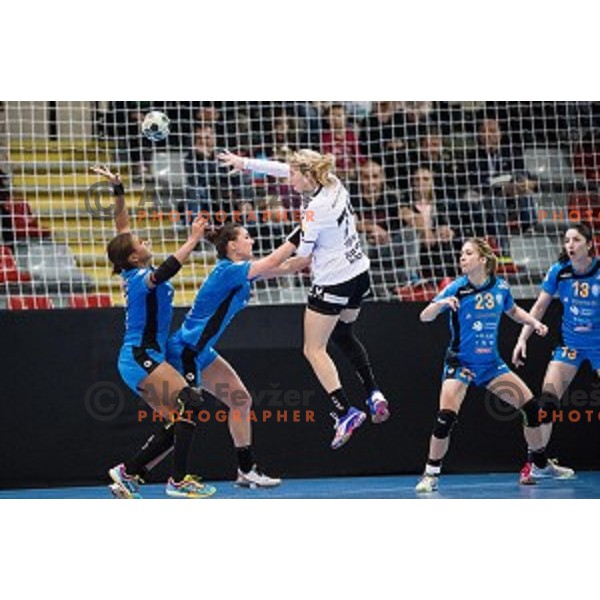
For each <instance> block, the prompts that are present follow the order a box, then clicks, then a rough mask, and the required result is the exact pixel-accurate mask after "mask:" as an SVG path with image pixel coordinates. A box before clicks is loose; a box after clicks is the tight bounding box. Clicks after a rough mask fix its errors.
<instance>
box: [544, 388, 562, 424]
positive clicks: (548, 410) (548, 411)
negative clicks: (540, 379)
mask: <svg viewBox="0 0 600 600" xmlns="http://www.w3.org/2000/svg"><path fill="white" fill-rule="evenodd" d="M540 409H541V410H543V411H544V414H543V415H542V418H541V422H542V423H551V422H552V412H553V411H555V410H559V409H560V398H559V397H558V396H557V395H556V394H553V393H552V392H544V393H543V394H542V395H541V396H540Z"/></svg>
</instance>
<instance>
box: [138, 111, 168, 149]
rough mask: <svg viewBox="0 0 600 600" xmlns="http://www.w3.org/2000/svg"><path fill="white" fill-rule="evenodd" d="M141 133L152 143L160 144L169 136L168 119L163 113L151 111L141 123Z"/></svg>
mask: <svg viewBox="0 0 600 600" xmlns="http://www.w3.org/2000/svg"><path fill="white" fill-rule="evenodd" d="M142 133H143V134H144V135H145V136H146V137H147V138H148V139H149V140H152V141H153V142H160V141H162V140H164V139H165V138H166V137H167V136H168V135H169V117H167V115H165V113H162V112H159V111H158V110H153V111H152V112H149V113H148V114H147V115H146V116H145V117H144V120H143V122H142Z"/></svg>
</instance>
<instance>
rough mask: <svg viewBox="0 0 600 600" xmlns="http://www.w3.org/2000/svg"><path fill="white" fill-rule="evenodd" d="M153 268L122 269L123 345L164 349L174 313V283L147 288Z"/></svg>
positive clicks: (167, 282)
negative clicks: (124, 301)
mask: <svg viewBox="0 0 600 600" xmlns="http://www.w3.org/2000/svg"><path fill="white" fill-rule="evenodd" d="M153 270H154V269H153V268H152V267H145V268H143V269H128V270H127V271H123V273H121V276H122V278H123V284H124V292H125V298H126V310H125V340H124V343H125V344H131V345H132V346H136V347H140V348H151V349H153V350H160V351H162V352H164V351H165V350H166V343H167V339H168V337H169V330H170V328H171V318H172V316H173V286H172V285H171V283H170V282H169V281H166V282H164V283H162V284H161V285H159V286H157V287H155V288H153V289H149V288H148V286H147V285H146V278H147V277H148V275H149V274H150V273H152V271H153Z"/></svg>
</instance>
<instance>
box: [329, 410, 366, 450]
mask: <svg viewBox="0 0 600 600" xmlns="http://www.w3.org/2000/svg"><path fill="white" fill-rule="evenodd" d="M366 418H367V415H366V414H365V413H364V412H363V411H362V410H358V408H354V406H352V407H350V409H349V410H348V412H347V413H346V414H345V415H344V416H343V417H338V416H337V415H335V425H334V426H333V428H334V429H335V436H334V437H333V441H332V442H331V449H332V450H337V449H338V448H341V447H342V446H343V445H344V444H345V443H346V442H347V441H348V440H349V439H350V436H351V435H352V432H353V431H354V430H355V429H357V428H358V427H360V426H361V425H362V424H363V422H364V420H365V419H366Z"/></svg>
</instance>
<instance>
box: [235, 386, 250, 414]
mask: <svg viewBox="0 0 600 600" xmlns="http://www.w3.org/2000/svg"><path fill="white" fill-rule="evenodd" d="M231 408H232V409H234V410H236V411H238V412H240V413H241V414H242V415H246V414H248V413H249V412H250V410H251V409H252V396H250V394H249V393H248V392H247V391H246V390H237V392H233V393H232V394H231Z"/></svg>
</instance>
